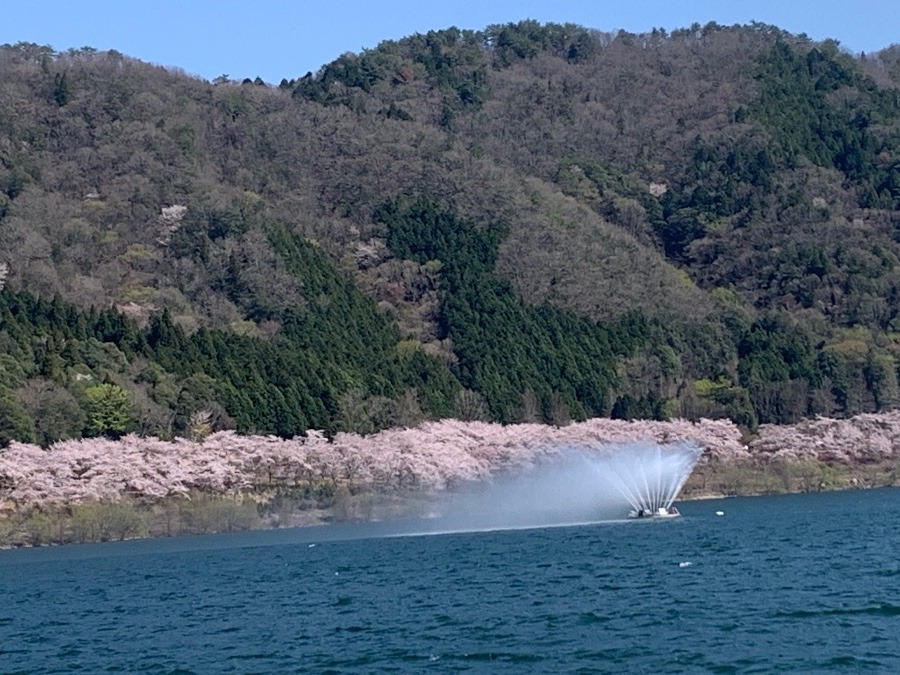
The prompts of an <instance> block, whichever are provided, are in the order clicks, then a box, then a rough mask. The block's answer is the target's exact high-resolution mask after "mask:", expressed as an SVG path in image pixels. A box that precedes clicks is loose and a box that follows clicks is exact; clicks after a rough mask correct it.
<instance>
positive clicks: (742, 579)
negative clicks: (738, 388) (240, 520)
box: [0, 490, 900, 673]
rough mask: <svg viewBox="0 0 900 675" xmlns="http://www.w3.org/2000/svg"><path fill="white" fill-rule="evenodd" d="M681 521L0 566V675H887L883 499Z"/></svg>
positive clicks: (891, 652)
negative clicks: (833, 674)
mask: <svg viewBox="0 0 900 675" xmlns="http://www.w3.org/2000/svg"><path fill="white" fill-rule="evenodd" d="M679 507H680V509H681V512H682V513H683V514H684V517H683V518H681V519H679V520H672V521H664V522H641V521H632V522H618V523H600V524H592V525H580V526H572V527H554V528H543V529H520V530H507V531H493V532H477V533H457V534H439V535H433V536H389V537H385V536H381V535H384V534H391V533H394V534H395V533H397V531H398V530H401V529H402V527H401V526H399V525H394V524H391V525H385V524H382V525H371V526H352V527H349V526H348V527H328V528H313V529H307V530H292V531H278V532H261V533H251V534H242V535H220V536H211V537H197V538H188V539H170V540H158V541H135V542H125V543H120V544H99V545H93V546H72V547H60V548H52V549H35V550H19V551H0V599H2V601H0V671H2V672H5V673H16V672H22V673H24V672H28V673H39V672H60V673H63V672H88V673H100V672H110V671H125V672H154V673H156V672H159V673H166V672H179V673H190V672H196V673H223V672H296V671H313V672H324V671H330V672H348V673H355V672H371V671H394V672H398V671H399V672H429V671H433V672H442V671H453V672H455V671H466V670H469V671H478V672H489V673H496V672H551V671H553V672H561V671H562V672H585V673H595V672H611V673H613V672H615V673H618V672H630V673H640V672H726V673H727V672H770V671H776V670H785V671H788V670H789V671H808V672H822V671H830V670H835V671H844V672H859V671H865V672H891V673H896V672H900V638H898V635H900V633H898V628H897V627H898V624H900V490H874V491H868V492H844V493H831V494H822V495H805V496H784V497H764V498H752V499H732V500H723V501H700V502H690V503H684V504H680V505H679ZM716 511H724V515H723V516H717V515H716ZM403 527H407V526H403ZM409 527H412V528H413V529H415V526H409Z"/></svg>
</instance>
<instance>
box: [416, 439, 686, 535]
mask: <svg viewBox="0 0 900 675" xmlns="http://www.w3.org/2000/svg"><path fill="white" fill-rule="evenodd" d="M701 453H702V449H701V448H700V447H699V446H698V445H696V444H695V443H690V442H679V443H672V444H665V445H659V444H656V443H652V442H636V443H617V444H602V445H599V444H598V445H589V446H584V445H580V446H566V447H562V448H559V451H558V453H557V454H556V455H555V456H554V457H553V458H551V459H548V460H547V461H545V462H543V463H541V464H539V465H538V466H536V467H534V468H532V469H530V470H527V471H524V472H519V473H516V474H509V475H505V476H502V477H499V478H497V479H496V480H494V481H493V482H491V483H486V484H484V483H480V484H475V485H472V486H469V489H467V490H464V491H461V492H459V493H456V494H453V495H449V496H448V497H447V498H446V499H445V500H444V501H442V502H441V503H440V504H438V505H437V506H436V510H437V511H438V512H439V514H440V515H439V516H438V517H437V518H436V519H435V521H434V522H433V523H432V526H433V527H434V528H435V530H436V531H467V530H491V529H513V528H527V527H547V526H552V525H572V524H580V523H590V522H599V521H603V520H620V519H623V518H625V517H626V516H628V515H629V509H630V510H631V512H632V513H631V515H636V514H642V515H648V516H649V515H659V514H662V513H664V514H667V515H671V514H670V510H671V508H672V504H673V503H674V501H675V499H676V498H677V496H678V493H679V492H680V491H681V488H682V487H683V486H684V483H685V481H686V480H687V479H688V477H689V476H690V474H691V471H692V470H693V468H694V465H695V464H696V462H697V460H698V459H699V458H700V455H701ZM661 510H662V511H661Z"/></svg>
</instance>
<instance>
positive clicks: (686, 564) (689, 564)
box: [678, 560, 693, 567]
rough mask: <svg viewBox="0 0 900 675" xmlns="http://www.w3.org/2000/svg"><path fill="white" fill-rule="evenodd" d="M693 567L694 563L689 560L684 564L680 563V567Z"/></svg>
mask: <svg viewBox="0 0 900 675" xmlns="http://www.w3.org/2000/svg"><path fill="white" fill-rule="evenodd" d="M691 565H693V563H692V562H690V561H689V560H685V561H684V562H680V563H678V566H679V567H690V566H691Z"/></svg>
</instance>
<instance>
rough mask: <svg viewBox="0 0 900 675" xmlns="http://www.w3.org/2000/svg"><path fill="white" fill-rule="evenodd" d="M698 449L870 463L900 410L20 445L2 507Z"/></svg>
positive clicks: (708, 458) (409, 478) (471, 475)
mask: <svg viewBox="0 0 900 675" xmlns="http://www.w3.org/2000/svg"><path fill="white" fill-rule="evenodd" d="M636 440H651V441H654V442H659V443H667V442H675V441H685V440H692V441H695V442H697V443H699V444H700V445H701V446H702V447H703V449H704V455H703V459H702V460H701V461H704V462H715V463H725V464H728V463H733V462H736V461H742V460H747V459H750V458H753V457H758V458H762V459H769V458H771V459H783V460H791V459H803V458H815V459H819V460H822V461H829V462H845V463H851V462H867V461H878V460H882V459H885V458H890V457H897V456H900V412H892V413H885V414H878V415H875V414H870V415H860V416H858V417H854V418H852V419H849V420H834V419H826V418H818V419H815V420H810V421H805V422H803V423H801V424H797V425H793V426H774V425H764V426H762V427H761V428H760V437H759V439H757V440H755V441H753V442H752V443H751V444H750V445H749V446H747V445H745V444H744V442H743V440H742V437H741V432H740V430H739V429H738V427H737V426H736V425H734V424H733V423H732V422H730V421H728V420H701V421H699V422H696V423H692V422H688V421H685V420H675V421H669V422H652V421H623V420H610V419H591V420H587V421H585V422H581V423H576V424H570V425H568V426H565V427H550V426H545V425H540V424H516V425H508V426H502V425H499V424H489V423H483V422H461V421H457V420H442V421H439V422H429V423H426V424H423V425H421V426H419V427H416V428H412V429H391V430H386V431H382V432H380V433H377V434H373V435H370V436H360V435H356V434H346V433H341V434H338V435H337V436H336V437H335V438H334V439H333V440H329V439H327V438H326V437H325V436H324V435H323V434H321V433H319V432H312V431H311V432H309V433H308V434H307V435H306V436H302V437H297V438H294V439H291V440H283V439H280V438H276V437H269V436H239V435H237V434H235V433H233V432H219V433H216V434H213V435H211V436H209V437H207V438H206V439H205V440H204V441H202V442H193V441H188V440H185V439H177V440H176V441H173V442H169V441H161V440H158V439H155V438H145V437H139V436H134V435H131V436H126V437H124V438H122V439H121V440H119V441H111V440H104V439H84V440H77V441H62V442H59V443H56V444H54V445H52V446H51V447H50V448H49V449H46V450H45V449H42V448H40V447H39V446H36V445H30V444H24V443H12V444H11V445H10V446H9V447H8V448H7V449H6V450H4V451H0V503H5V504H6V505H7V506H8V507H10V508H22V507H28V506H35V505H37V506H42V505H52V504H58V505H61V504H73V503H82V502H91V501H117V500H120V499H122V498H125V497H141V498H146V499H150V500H156V499H161V498H164V497H166V496H171V495H178V494H188V493H189V492H190V491H192V490H202V491H208V492H215V493H228V492H232V493H239V492H265V491H267V490H271V489H273V488H278V487H281V488H291V487H297V488H303V487H315V486H322V485H328V486H333V487H339V486H341V487H344V488H346V489H349V490H351V491H361V490H368V491H375V492H381V493H393V492H398V491H407V490H425V491H441V490H446V489H452V488H453V487H454V486H457V485H460V484H462V483H465V482H468V481H479V480H490V479H491V477H492V476H494V475H496V474H497V473H498V472H500V471H504V470H525V469H528V468H530V467H533V466H534V465H536V464H538V463H540V462H541V461H543V460H548V459H551V458H552V457H554V456H556V455H558V454H559V453H562V452H565V451H566V449H567V448H572V447H578V448H582V449H583V448H590V449H591V450H592V451H595V452H598V453H602V452H609V451H610V448H611V447H614V445H615V444H617V443H625V442H630V441H636Z"/></svg>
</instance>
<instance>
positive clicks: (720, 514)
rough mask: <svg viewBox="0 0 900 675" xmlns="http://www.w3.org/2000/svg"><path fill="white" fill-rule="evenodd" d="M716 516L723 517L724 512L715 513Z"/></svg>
mask: <svg viewBox="0 0 900 675" xmlns="http://www.w3.org/2000/svg"><path fill="white" fill-rule="evenodd" d="M716 515H717V516H724V515H725V512H724V511H716Z"/></svg>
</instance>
